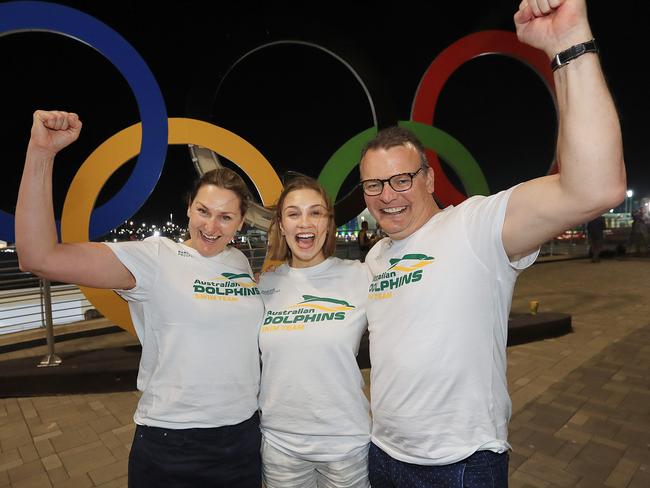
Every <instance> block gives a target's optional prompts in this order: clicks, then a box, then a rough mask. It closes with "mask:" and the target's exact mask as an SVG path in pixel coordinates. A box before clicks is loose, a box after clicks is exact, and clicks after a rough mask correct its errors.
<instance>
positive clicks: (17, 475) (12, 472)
mask: <svg viewBox="0 0 650 488" xmlns="http://www.w3.org/2000/svg"><path fill="white" fill-rule="evenodd" d="M7 473H8V474H9V479H10V480H11V483H12V484H14V485H15V484H16V483H18V482H19V481H20V480H24V479H28V478H33V477H37V476H40V475H44V474H45V475H46V473H45V468H44V467H43V463H41V460H40V459H38V460H36V461H30V462H28V463H24V464H21V465H20V466H17V467H15V468H11V469H9V470H8V471H7ZM45 477H46V478H47V475H46V476H45ZM48 483H49V479H48Z"/></svg>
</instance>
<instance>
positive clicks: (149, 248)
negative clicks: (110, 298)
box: [105, 237, 161, 302]
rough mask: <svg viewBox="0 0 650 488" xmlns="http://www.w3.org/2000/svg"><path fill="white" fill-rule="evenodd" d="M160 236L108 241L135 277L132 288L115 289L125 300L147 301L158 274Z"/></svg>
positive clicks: (112, 249)
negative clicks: (133, 240)
mask: <svg viewBox="0 0 650 488" xmlns="http://www.w3.org/2000/svg"><path fill="white" fill-rule="evenodd" d="M160 243H161V241H160V238H156V237H150V238H147V239H145V240H144V241H139V242H106V243H105V244H106V245H107V246H108V247H109V248H110V249H111V251H113V252H114V253H115V255H116V256H117V259H119V260H120V261H121V262H122V264H123V265H124V266H126V268H127V269H128V270H129V271H130V272H131V274H132V275H133V276H134V277H135V286H134V287H133V288H131V289H130V290H115V291H116V292H117V293H118V294H119V295H120V296H122V297H124V299H125V300H128V301H134V302H143V301H146V300H147V298H148V297H149V293H150V291H151V290H152V289H153V286H154V284H155V282H156V278H157V276H158V269H159V267H158V263H159V259H158V254H159V252H160Z"/></svg>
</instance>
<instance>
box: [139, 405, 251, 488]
mask: <svg viewBox="0 0 650 488" xmlns="http://www.w3.org/2000/svg"><path fill="white" fill-rule="evenodd" d="M260 442H261V433H260V421H259V416H258V414H257V412H256V413H255V415H253V416H252V417H251V418H250V419H248V420H245V421H244V422H242V423H240V424H237V425H228V426H224V427H216V428H209V429H162V428H159V427H146V426H142V425H138V426H137V427H136V430H135V436H134V438H133V445H132V446H131V454H130V456H129V488H145V487H146V488H157V487H175V488H181V487H187V488H190V487H191V488H197V487H206V488H207V487H214V488H217V487H228V488H260V486H261V484H262V474H261V473H262V470H261V465H262V462H261V457H260Z"/></svg>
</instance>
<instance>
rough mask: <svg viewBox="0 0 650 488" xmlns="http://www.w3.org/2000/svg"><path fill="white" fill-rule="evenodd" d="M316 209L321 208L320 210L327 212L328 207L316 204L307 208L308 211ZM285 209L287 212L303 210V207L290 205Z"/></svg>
mask: <svg viewBox="0 0 650 488" xmlns="http://www.w3.org/2000/svg"><path fill="white" fill-rule="evenodd" d="M314 207H320V208H322V209H324V210H327V207H326V206H325V205H323V204H322V203H315V204H313V205H309V206H308V207H307V209H308V210H311V209H312V208H314ZM284 209H285V210H289V209H295V210H301V207H299V206H298V205H289V206H288V207H285V208H284Z"/></svg>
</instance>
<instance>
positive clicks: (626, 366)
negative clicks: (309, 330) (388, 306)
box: [0, 257, 650, 488]
mask: <svg viewBox="0 0 650 488" xmlns="http://www.w3.org/2000/svg"><path fill="white" fill-rule="evenodd" d="M530 300H538V301H539V302H540V305H539V307H540V311H555V312H565V313H570V314H572V316H573V328H574V333H572V334H569V335H566V336H563V337H559V338H556V339H550V340H544V341H540V342H535V343H530V344H525V345H520V346H513V347H510V348H508V365H509V371H508V378H509V384H510V391H511V395H512V399H513V417H512V421H511V429H510V440H511V443H512V445H513V453H512V457H511V477H510V486H511V487H515V488H524V487H540V488H547V487H548V488H553V487H581V488H582V487H584V488H587V487H589V488H597V487H601V486H602V487H609V488H617V487H620V488H623V487H628V488H641V487H643V488H647V487H648V486H650V375H648V372H649V371H650V260H649V259H641V258H633V257H627V258H625V259H623V260H603V261H602V262H601V263H598V264H592V263H590V262H588V261H586V260H576V261H566V262H555V263H544V264H537V265H535V266H533V267H532V268H531V269H530V270H528V271H526V272H525V273H524V274H523V275H522V276H521V278H520V280H519V283H518V285H517V289H516V293H515V298H514V300H513V311H514V312H525V311H526V310H527V309H528V303H529V301H530ZM2 340H3V341H7V340H10V338H2ZM126 343H132V339H131V338H129V337H128V335H126V334H110V335H108V336H99V337H95V338H92V339H79V340H75V341H66V342H64V343H61V344H59V345H57V350H58V351H61V352H63V351H65V350H79V349H82V348H85V349H88V348H94V347H113V346H116V345H121V344H126ZM44 353H45V349H44V348H39V349H32V350H22V351H14V352H8V353H5V354H2V355H0V361H2V360H7V359H13V358H16V357H24V356H26V355H31V356H40V355H42V354H44ZM1 368H2V363H1V362H0V371H1ZM364 373H366V376H367V371H364ZM137 400H138V394H137V393H136V392H126V393H112V394H97V395H70V396H56V397H31V398H17V399H16V398H9V399H0V487H5V486H11V487H13V488H27V487H50V486H54V487H56V488H59V487H93V486H102V487H122V486H126V460H127V456H128V451H129V446H130V442H131V438H132V435H133V423H132V419H131V417H132V414H133V410H134V408H135V405H136V403H137Z"/></svg>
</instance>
